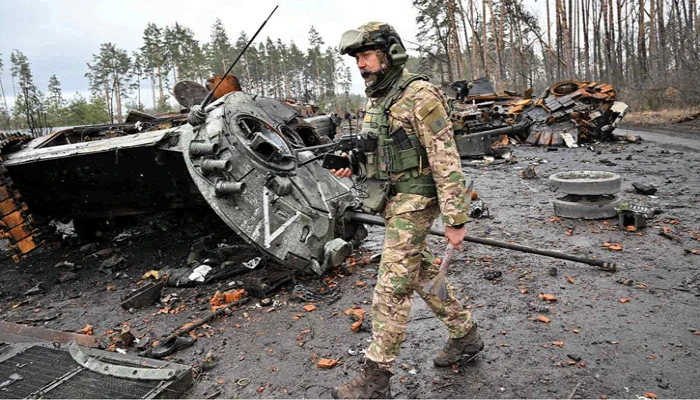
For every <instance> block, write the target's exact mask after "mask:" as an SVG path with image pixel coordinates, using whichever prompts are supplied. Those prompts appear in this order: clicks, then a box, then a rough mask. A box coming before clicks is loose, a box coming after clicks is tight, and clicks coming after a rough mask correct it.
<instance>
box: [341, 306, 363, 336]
mask: <svg viewBox="0 0 700 400" xmlns="http://www.w3.org/2000/svg"><path fill="white" fill-rule="evenodd" d="M366 312H367V311H366V310H365V309H363V308H360V307H351V308H348V309H347V310H345V312H344V314H345V315H348V316H350V318H352V319H353V321H355V322H353V323H352V325H350V329H352V331H353V332H359V331H360V328H361V327H362V322H363V321H364V320H365V313H366Z"/></svg>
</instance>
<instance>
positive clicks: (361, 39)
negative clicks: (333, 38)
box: [338, 29, 391, 56]
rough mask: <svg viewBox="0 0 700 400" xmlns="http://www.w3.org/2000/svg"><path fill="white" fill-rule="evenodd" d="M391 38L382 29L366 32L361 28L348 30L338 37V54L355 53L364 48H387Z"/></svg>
mask: <svg viewBox="0 0 700 400" xmlns="http://www.w3.org/2000/svg"><path fill="white" fill-rule="evenodd" d="M390 44H391V38H390V37H389V35H388V34H387V33H386V32H384V31H375V32H367V31H361V30H356V29H353V30H349V31H347V32H345V33H343V36H342V37H341V38H340V45H339V46H338V47H339V49H340V54H341V55H345V54H349V55H351V56H352V55H355V53H359V52H360V51H364V50H371V49H384V50H386V49H387V48H389V45H390Z"/></svg>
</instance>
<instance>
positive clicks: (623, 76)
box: [615, 0, 627, 82]
mask: <svg viewBox="0 0 700 400" xmlns="http://www.w3.org/2000/svg"><path fill="white" fill-rule="evenodd" d="M616 2H617V3H616V5H617V6H616V10H617V45H616V46H615V49H616V50H615V55H616V57H617V62H616V65H617V70H618V75H619V79H620V80H619V82H624V81H625V79H626V78H627V75H626V74H625V69H624V68H623V65H624V64H623V63H622V42H623V37H622V0H616Z"/></svg>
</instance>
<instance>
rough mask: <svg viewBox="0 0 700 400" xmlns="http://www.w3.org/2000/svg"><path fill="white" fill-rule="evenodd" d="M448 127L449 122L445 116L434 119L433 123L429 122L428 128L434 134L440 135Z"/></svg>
mask: <svg viewBox="0 0 700 400" xmlns="http://www.w3.org/2000/svg"><path fill="white" fill-rule="evenodd" d="M426 122H428V121H426ZM446 126H447V120H446V119H445V117H443V116H438V117H436V118H433V119H432V121H430V122H428V127H429V128H430V130H431V131H432V132H433V133H438V132H440V131H441V130H443V129H444V128H445V127H446Z"/></svg>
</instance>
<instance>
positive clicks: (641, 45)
mask: <svg viewBox="0 0 700 400" xmlns="http://www.w3.org/2000/svg"><path fill="white" fill-rule="evenodd" d="M645 15H646V13H645V12H644V0H639V33H638V37H637V53H638V54H639V68H640V73H641V80H642V81H644V80H646V78H647V73H648V68H647V47H646V38H645V36H646V35H645V31H644V27H645V25H646V22H645V21H646V19H645Z"/></svg>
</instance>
